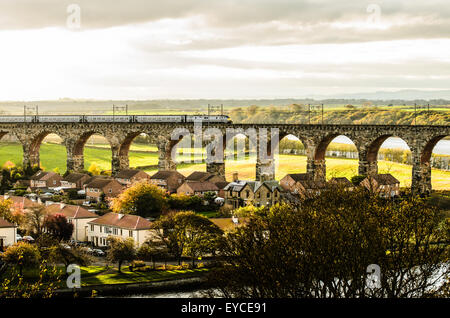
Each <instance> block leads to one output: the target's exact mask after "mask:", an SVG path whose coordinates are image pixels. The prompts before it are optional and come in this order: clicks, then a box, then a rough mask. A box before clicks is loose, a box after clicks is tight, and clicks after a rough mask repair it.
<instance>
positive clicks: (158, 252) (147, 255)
mask: <svg viewBox="0 0 450 318" xmlns="http://www.w3.org/2000/svg"><path fill="white" fill-rule="evenodd" d="M165 255H167V248H166V246H165V245H164V244H163V242H161V241H155V240H150V241H147V242H145V243H144V244H142V245H141V247H139V249H138V250H137V253H136V256H137V258H138V259H140V260H142V261H147V262H152V264H153V269H154V268H155V260H156V258H158V257H161V256H165Z"/></svg>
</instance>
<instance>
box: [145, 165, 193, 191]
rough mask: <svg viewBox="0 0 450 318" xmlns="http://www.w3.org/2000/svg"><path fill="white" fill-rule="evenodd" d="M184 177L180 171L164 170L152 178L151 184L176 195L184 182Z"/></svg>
mask: <svg viewBox="0 0 450 318" xmlns="http://www.w3.org/2000/svg"><path fill="white" fill-rule="evenodd" d="M184 179H185V178H184V176H183V175H182V174H181V173H179V172H178V171H171V170H162V171H158V172H157V173H155V174H154V175H152V176H151V177H150V183H151V184H154V185H157V186H158V187H161V188H163V189H166V190H167V191H169V192H170V193H175V192H176V191H177V189H178V187H179V186H181V185H182V184H183V182H184Z"/></svg>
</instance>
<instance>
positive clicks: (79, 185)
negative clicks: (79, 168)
mask: <svg viewBox="0 0 450 318" xmlns="http://www.w3.org/2000/svg"><path fill="white" fill-rule="evenodd" d="M90 179H91V176H89V175H88V174H86V173H78V172H71V173H69V174H68V175H67V176H65V177H63V179H62V180H61V187H62V188H66V189H83V186H84V184H85V183H86V182H88V181H89V180H90Z"/></svg>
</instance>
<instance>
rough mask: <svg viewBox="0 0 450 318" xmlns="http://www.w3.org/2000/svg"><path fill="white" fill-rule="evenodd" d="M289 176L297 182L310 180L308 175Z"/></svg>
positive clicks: (291, 174)
mask: <svg viewBox="0 0 450 318" xmlns="http://www.w3.org/2000/svg"><path fill="white" fill-rule="evenodd" d="M288 176H290V177H291V178H292V179H293V180H294V181H295V182H298V181H302V180H308V179H309V178H308V174H307V173H289V174H288Z"/></svg>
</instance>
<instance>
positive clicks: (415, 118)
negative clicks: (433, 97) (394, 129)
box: [414, 103, 417, 126]
mask: <svg viewBox="0 0 450 318" xmlns="http://www.w3.org/2000/svg"><path fill="white" fill-rule="evenodd" d="M415 125H417V104H416V103H414V126H415Z"/></svg>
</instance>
